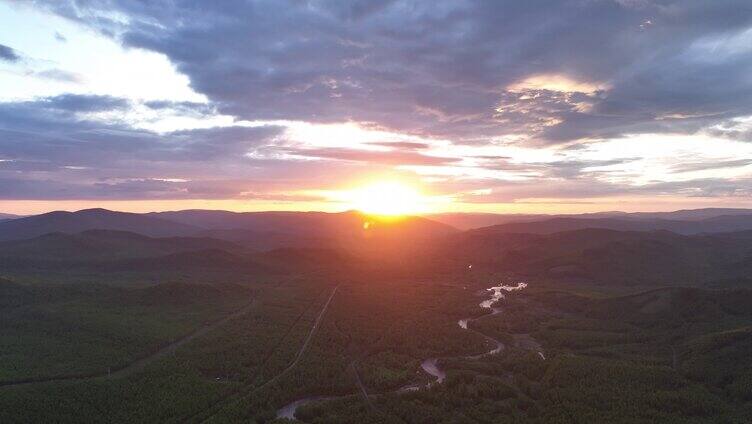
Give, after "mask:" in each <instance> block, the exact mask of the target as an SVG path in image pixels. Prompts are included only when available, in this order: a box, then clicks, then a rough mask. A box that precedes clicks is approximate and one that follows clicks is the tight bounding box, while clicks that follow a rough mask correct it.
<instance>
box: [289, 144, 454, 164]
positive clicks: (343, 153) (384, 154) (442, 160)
mask: <svg viewBox="0 0 752 424" xmlns="http://www.w3.org/2000/svg"><path fill="white" fill-rule="evenodd" d="M282 150H283V151H284V152H285V153H288V154H291V155H294V156H301V157H309V158H323V159H337V160H345V161H354V162H368V163H377V164H382V165H449V164H453V163H457V162H459V161H460V160H461V159H460V158H448V157H438V156H429V155H424V154H421V153H417V152H411V151H371V150H360V149H346V148H334V147H332V148H321V149H311V148H296V149H290V148H287V149H282Z"/></svg>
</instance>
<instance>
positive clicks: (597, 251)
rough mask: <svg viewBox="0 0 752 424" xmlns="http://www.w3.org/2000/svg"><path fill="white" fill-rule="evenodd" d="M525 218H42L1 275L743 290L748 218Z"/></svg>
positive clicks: (751, 237)
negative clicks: (492, 281)
mask: <svg viewBox="0 0 752 424" xmlns="http://www.w3.org/2000/svg"><path fill="white" fill-rule="evenodd" d="M617 215H618V217H616V216H617ZM452 216H453V217H454V218H453V219H456V218H457V215H452ZM433 218H436V216H434V217H433ZM488 218H489V217H487V216H484V219H488ZM517 218H520V216H517ZM534 218H535V217H534V216H526V218H524V220H523V221H516V222H506V223H503V224H498V225H491V226H486V227H482V228H475V229H471V230H464V231H463V230H458V229H456V228H454V227H452V226H450V225H448V224H447V223H442V222H438V221H435V220H433V219H429V218H426V217H400V218H384V217H374V216H369V215H365V214H362V213H359V212H341V213H322V212H300V213H299V212H251V213H236V212H228V211H210V210H186V211H176V212H160V213H148V214H135V213H125V212H114V211H109V210H104V209H88V210H82V211H78V212H51V213H47V214H41V215H36V216H30V217H23V218H16V219H12V220H9V221H3V222H0V271H6V272H11V271H13V270H16V269H24V270H29V269H36V270H45V269H47V270H57V271H60V270H68V271H69V272H70V273H74V271H75V270H86V271H87V272H89V271H92V270H94V271H96V272H101V271H108V272H160V273H173V274H179V273H180V272H181V271H183V270H187V269H193V270H195V269H201V270H209V271H211V272H225V271H227V272H235V273H237V272H240V273H242V274H244V275H255V274H264V275H268V274H289V273H291V272H293V271H296V270H297V271H300V270H306V271H311V270H317V269H325V268H326V269H329V270H339V271H342V270H349V271H348V273H351V274H352V275H355V274H353V273H356V271H355V270H356V269H357V268H361V269H365V268H364V267H367V268H368V269H369V270H370V272H371V274H373V275H377V274H378V273H375V274H374V273H373V270H374V269H378V270H380V271H381V272H383V273H386V272H393V273H402V274H404V275H406V276H407V275H409V276H413V277H415V278H420V276H422V275H427V274H430V273H438V272H439V271H442V272H445V271H447V270H453V269H454V270H460V269H463V268H464V267H467V266H468V265H472V266H474V267H475V269H480V270H485V271H488V272H493V273H512V274H515V275H523V276H527V277H532V278H543V279H562V278H565V279H566V278H575V279H587V280H591V281H594V282H601V283H606V282H609V283H618V284H669V283H670V282H672V283H676V282H678V281H680V282H683V283H686V284H690V285H696V284H709V283H713V284H726V283H727V282H729V281H732V282H733V281H737V282H739V281H741V282H743V283H744V284H746V283H745V282H746V281H747V280H748V277H747V276H748V275H749V274H750V273H752V214H751V213H749V211H748V210H743V209H731V210H730V209H705V210H695V211H677V212H669V213H658V214H654V213H639V214H617V213H607V215H604V214H586V215H582V216H568V217H549V216H539V217H538V220H535V219H534ZM667 218H673V219H667ZM679 218H681V219H679ZM473 219H475V218H473ZM82 272H83V271H82ZM92 272H93V271H92Z"/></svg>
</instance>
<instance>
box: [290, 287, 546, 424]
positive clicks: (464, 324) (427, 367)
mask: <svg viewBox="0 0 752 424" xmlns="http://www.w3.org/2000/svg"><path fill="white" fill-rule="evenodd" d="M525 287H527V283H517V284H516V285H511V286H510V285H504V284H499V285H498V286H494V287H489V288H487V289H486V291H488V292H491V293H492V294H491V297H490V298H488V299H485V300H483V301H482V302H480V304H479V305H478V306H480V307H481V308H483V309H487V310H488V313H485V314H483V315H481V316H478V317H475V318H463V319H461V320H459V321H457V325H459V326H460V328H462V329H463V330H468V331H473V332H475V333H477V334H479V335H480V336H482V337H484V338H485V339H486V340H488V341H489V342H491V345H492V346H493V348H492V349H490V350H488V351H487V352H483V353H481V354H478V355H472V356H465V358H466V359H478V358H482V357H484V356H488V355H495V354H497V353H499V352H501V351H502V350H504V344H503V343H502V342H500V341H499V340H496V339H494V338H492V337H490V336H487V335H485V334H483V333H481V332H480V331H477V330H473V329H472V328H470V327H469V324H470V323H471V322H473V321H476V320H479V319H481V318H483V317H486V316H489V315H496V314H499V313H501V312H502V309H501V308H499V307H496V306H494V305H496V304H497V303H498V302H499V301H500V300H501V299H504V297H505V293H509V292H513V291H518V290H522V289H524V288H525ZM526 336H527V339H528V340H526V341H527V342H528V343H530V344H532V343H533V342H532V338H530V337H529V335H526ZM538 347H539V345H538ZM538 355H540V356H541V358H543V359H545V357H544V356H543V352H542V351H540V350H539V351H538ZM420 367H421V368H422V369H423V371H425V372H426V373H427V374H428V375H430V376H432V377H433V378H434V380H433V381H431V382H429V383H427V384H426V385H425V386H420V385H418V384H410V385H407V386H404V387H402V388H400V389H398V390H397V391H396V392H397V393H402V392H409V391H415V390H420V389H421V388H422V387H425V388H428V387H431V386H433V385H434V384H441V383H443V382H444V380H445V379H446V371H444V370H443V369H441V367H440V366H439V358H427V359H424V360H423V362H421V364H420ZM327 399H337V397H327V396H309V397H305V398H302V399H298V400H296V401H294V402H290V403H288V404H287V405H285V406H283V407H282V408H280V409H278V410H277V418H288V419H291V420H292V419H295V412H296V411H297V409H298V408H299V407H301V406H303V405H305V404H307V403H310V402H316V401H320V400H327Z"/></svg>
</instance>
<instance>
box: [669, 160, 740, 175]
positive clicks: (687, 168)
mask: <svg viewBox="0 0 752 424" xmlns="http://www.w3.org/2000/svg"><path fill="white" fill-rule="evenodd" d="M748 165H752V159H730V160H719V161H713V162H692V163H680V164H676V165H674V166H673V167H672V168H671V169H672V171H673V172H677V173H682V172H695V171H707V170H712V169H724V168H739V167H743V166H748Z"/></svg>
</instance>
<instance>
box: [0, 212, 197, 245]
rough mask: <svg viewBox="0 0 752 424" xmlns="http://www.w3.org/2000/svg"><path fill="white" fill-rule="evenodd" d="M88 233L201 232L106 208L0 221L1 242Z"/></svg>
mask: <svg viewBox="0 0 752 424" xmlns="http://www.w3.org/2000/svg"><path fill="white" fill-rule="evenodd" d="M86 230H116V231H130V232H134V233H138V234H141V235H145V236H150V237H171V236H186V235H192V234H194V233H196V232H197V231H198V229H197V228H194V227H192V226H190V225H186V224H182V223H177V222H172V221H167V220H164V219H160V218H157V217H153V216H147V215H141V214H136V213H127V212H114V211H109V210H106V209H84V210H80V211H78V212H64V211H55V212H49V213H45V214H41V215H34V216H29V217H25V218H18V219H13V220H10V221H3V222H0V240H20V239H29V238H32V237H37V236H41V235H44V234H47V233H55V232H60V233H80V232H82V231H86Z"/></svg>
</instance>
